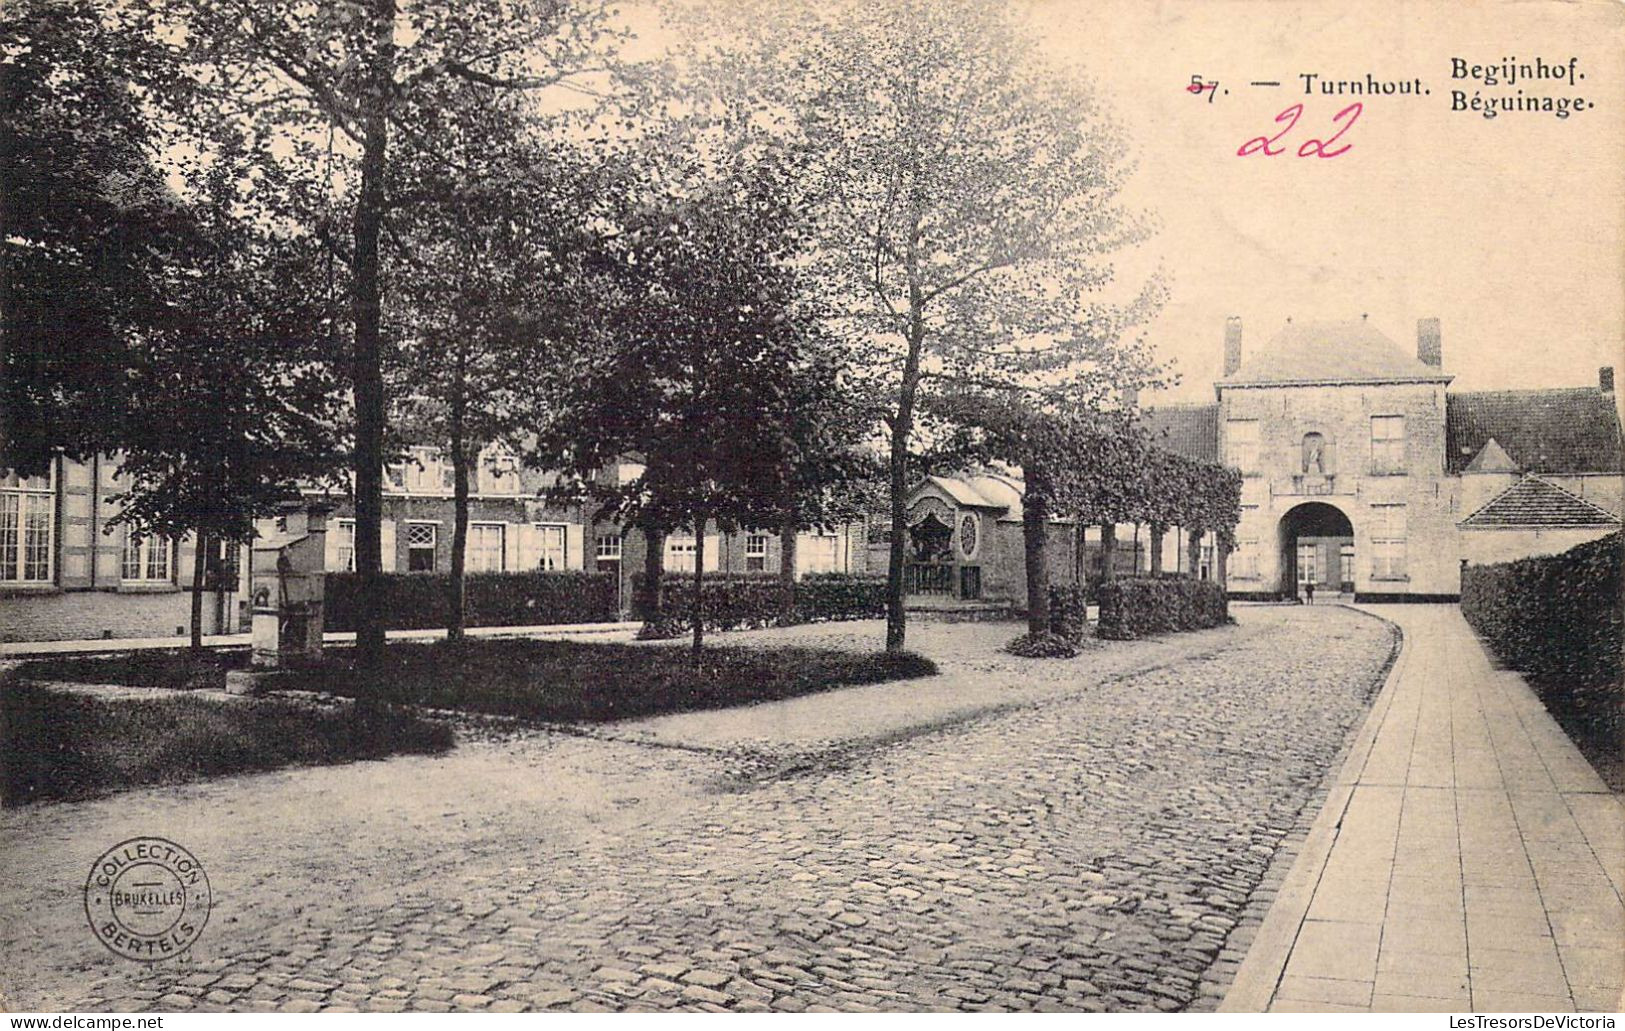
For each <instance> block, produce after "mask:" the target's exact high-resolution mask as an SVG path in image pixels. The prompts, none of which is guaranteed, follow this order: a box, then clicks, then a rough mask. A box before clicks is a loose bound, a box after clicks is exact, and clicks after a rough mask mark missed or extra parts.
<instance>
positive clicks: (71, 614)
mask: <svg viewBox="0 0 1625 1031" xmlns="http://www.w3.org/2000/svg"><path fill="white" fill-rule="evenodd" d="M215 610H216V606H215V594H214V593H213V592H205V593H204V595H203V632H204V633H205V634H218V633H232V632H234V631H235V627H234V626H233V624H234V622H235V621H236V613H237V596H236V595H235V594H228V595H226V609H225V612H226V618H225V623H226V627H225V629H223V630H222V629H220V628H218V627H216V625H215ZM191 622H192V594H191V592H190V591H182V590H174V591H162V592H157V593H151V594H147V593H126V592H119V591H60V592H42V593H39V594H13V595H8V596H4V597H0V643H7V644H13V643H17V642H22V641H80V640H98V639H103V638H120V637H182V636H185V635H186V634H187V632H188V629H189V628H190V626H191Z"/></svg>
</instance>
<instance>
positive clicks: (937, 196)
mask: <svg viewBox="0 0 1625 1031" xmlns="http://www.w3.org/2000/svg"><path fill="white" fill-rule="evenodd" d="M731 10H732V13H733V14H734V15H735V17H734V18H732V19H731V20H724V19H719V18H717V17H715V16H713V15H711V13H710V12H708V15H707V19H706V23H705V24H704V25H700V26H699V27H698V28H696V31H697V32H701V33H704V32H705V31H706V30H707V29H711V30H712V31H713V32H714V34H713V35H712V36H711V37H710V39H709V40H708V41H707V43H706V44H704V45H701V46H699V47H697V48H696V52H697V54H698V55H699V56H698V57H697V58H696V59H695V61H694V63H695V66H696V67H699V68H701V69H702V71H701V73H700V74H701V76H702V77H704V78H705V80H706V81H707V82H709V84H710V87H711V89H712V90H713V91H714V93H713V97H714V99H712V100H711V104H712V107H713V108H714V109H715V110H717V111H718V112H720V115H721V118H720V120H721V124H722V126H723V128H722V129H721V130H720V131H721V132H724V133H733V134H737V135H740V136H742V137H744V138H746V139H747V140H748V139H749V138H750V137H751V136H752V134H755V135H757V136H768V137H772V138H773V139H775V140H777V141H780V142H781V143H782V145H783V146H785V147H786V148H787V149H788V150H790V151H791V152H793V153H794V154H796V155H797V158H798V160H799V161H800V162H801V163H802V167H803V169H804V174H805V175H806V176H808V178H809V180H810V181H811V183H812V184H813V185H812V186H811V187H810V193H811V196H812V198H813V200H814V202H815V203H816V205H817V219H818V224H819V226H820V227H821V230H822V232H821V234H820V239H819V240H818V241H817V247H816V250H815V255H816V257H817V259H818V260H819V264H820V274H821V275H822V276H824V277H826V279H827V281H828V282H829V283H830V284H832V285H833V286H834V287H835V288H836V289H838V290H839V291H840V293H841V295H842V296H843V297H844V298H845V299H846V301H847V304H846V305H845V307H844V310H843V311H842V312H841V313H840V314H841V316H842V326H843V329H842V332H843V334H844V335H847V336H849V337H850V338H851V339H854V340H859V341H864V342H866V343H869V344H871V345H872V347H873V348H874V353H873V354H872V356H871V357H870V358H868V359H867V360H866V361H864V362H863V363H862V367H864V368H867V369H871V370H874V372H875V374H876V375H875V377H874V384H873V389H874V390H875V391H876V393H877V395H878V396H882V397H884V398H886V400H887V412H886V416H885V428H886V432H887V435H888V444H889V480H890V483H889V489H890V495H891V497H890V506H891V523H892V534H891V537H892V541H891V556H890V565H889V571H888V574H889V598H888V613H887V633H886V644H887V647H888V649H893V650H895V649H899V648H901V647H902V646H903V641H904V632H905V623H904V619H905V617H904V608H903V572H904V562H905V552H904V534H905V530H906V525H907V513H906V512H905V510H904V505H905V501H906V494H907V491H908V488H909V486H910V482H909V453H910V446H911V441H912V440H913V435H914V431H915V421H916V412H917V410H918V406H919V404H920V403H921V401H922V398H924V397H925V396H928V395H929V394H931V393H933V392H962V391H965V390H969V389H978V388H990V389H1004V388H1008V387H1012V386H1025V387H1040V386H1046V385H1049V386H1053V385H1054V384H1057V383H1062V382H1064V383H1067V384H1069V386H1070V387H1071V388H1072V389H1073V393H1074V400H1075V402H1076V403H1080V404H1083V405H1085V406H1086V407H1087V406H1088V405H1090V404H1091V403H1092V402H1094V401H1096V400H1098V399H1099V398H1101V397H1104V396H1105V395H1106V394H1107V393H1108V392H1110V391H1112V390H1115V389H1116V388H1117V387H1119V386H1121V385H1123V384H1124V383H1135V384H1138V383H1141V382H1147V381H1149V380H1150V379H1151V378H1153V374H1154V371H1155V370H1154V368H1153V365H1152V363H1151V361H1150V359H1149V357H1148V355H1147V354H1146V352H1145V351H1144V348H1143V346H1141V345H1140V344H1139V343H1138V342H1136V341H1133V340H1128V339H1126V338H1125V336H1126V332H1127V330H1128V329H1129V327H1131V326H1132V325H1133V324H1135V323H1136V322H1138V321H1140V320H1142V319H1144V318H1145V317H1146V316H1147V315H1148V314H1149V313H1150V312H1151V311H1152V310H1154V309H1155V308H1156V307H1157V305H1158V303H1159V302H1160V293H1161V289H1160V284H1158V283H1156V282H1152V283H1150V284H1148V285H1147V287H1146V288H1145V289H1144V290H1143V291H1141V292H1140V293H1139V295H1138V296H1137V297H1135V298H1134V299H1133V300H1131V301H1129V302H1128V303H1126V304H1111V303H1108V302H1107V301H1106V300H1104V299H1103V295H1102V294H1101V293H1100V291H1101V290H1102V289H1103V288H1104V287H1105V286H1106V285H1107V284H1108V282H1109V280H1110V278H1111V266H1110V265H1109V264H1108V262H1107V261H1106V257H1107V255H1109V254H1110V253H1111V252H1112V251H1114V250H1116V249H1118V248H1120V247H1123V246H1125V245H1128V244H1130V243H1133V242H1135V241H1137V240H1139V239H1141V238H1142V237H1143V236H1144V228H1143V225H1142V223H1141V221H1140V220H1139V219H1137V218H1136V217H1135V216H1133V215H1132V214H1130V213H1129V212H1127V211H1126V210H1125V209H1124V208H1123V207H1122V205H1121V204H1120V203H1119V201H1118V199H1117V194H1118V191H1119V188H1120V186H1121V184H1122V181H1123V178H1124V176H1125V174H1126V171H1127V168H1128V164H1127V161H1126V160H1125V158H1124V149H1123V141H1122V134H1121V133H1120V132H1119V131H1117V129H1116V128H1115V126H1113V125H1112V123H1111V122H1110V121H1109V119H1108V118H1107V117H1106V116H1105V115H1104V113H1103V112H1102V110H1101V108H1100V105H1099V103H1098V101H1097V100H1096V99H1095V97H1094V96H1093V94H1092V93H1091V92H1090V91H1089V90H1088V89H1086V88H1085V87H1084V86H1083V85H1082V84H1081V83H1079V82H1078V81H1075V80H1073V79H1069V78H1067V77H1065V76H1063V75H1061V74H1060V73H1058V72H1056V71H1055V70H1053V69H1051V68H1049V67H1047V66H1046V65H1045V64H1044V62H1043V61H1042V60H1041V59H1039V58H1038V57H1037V54H1038V50H1037V48H1036V47H1035V46H1034V44H1033V41H1032V40H1031V38H1030V37H1029V36H1028V35H1027V34H1026V33H1025V32H1024V31H1022V29H1021V28H1019V27H1018V26H1017V25H1016V23H1015V22H1014V20H1013V17H1012V13H1011V11H1010V10H1009V8H1008V6H1007V5H1006V4H1004V3H1002V2H999V0H949V2H941V0H883V2H879V3H873V4H861V5H841V6H839V7H836V8H833V9H822V8H819V7H815V6H814V5H812V4H810V3H800V4H791V5H780V4H771V5H770V4H766V3H754V4H753V3H745V4H739V5H735V6H734V7H733V8H732V9H731ZM695 24H696V23H695V22H691V23H690V26H691V28H693V27H695ZM718 25H720V29H717V28H715V26H718ZM740 40H743V42H740Z"/></svg>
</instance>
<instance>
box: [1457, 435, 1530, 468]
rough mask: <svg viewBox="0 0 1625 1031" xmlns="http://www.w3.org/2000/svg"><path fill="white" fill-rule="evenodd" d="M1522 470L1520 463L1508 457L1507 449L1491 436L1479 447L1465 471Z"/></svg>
mask: <svg viewBox="0 0 1625 1031" xmlns="http://www.w3.org/2000/svg"><path fill="white" fill-rule="evenodd" d="M1518 471H1520V470H1519V469H1518V463H1517V462H1514V461H1513V460H1512V459H1511V458H1510V457H1508V455H1507V453H1506V451H1505V450H1504V449H1503V448H1502V447H1501V445H1500V444H1498V443H1496V440H1495V438H1494V437H1491V438H1490V439H1489V441H1488V442H1486V443H1485V445H1484V446H1483V447H1481V448H1479V449H1478V454H1477V455H1476V456H1474V458H1473V460H1472V461H1471V462H1468V463H1467V468H1465V469H1463V470H1462V472H1464V473H1515V472H1518Z"/></svg>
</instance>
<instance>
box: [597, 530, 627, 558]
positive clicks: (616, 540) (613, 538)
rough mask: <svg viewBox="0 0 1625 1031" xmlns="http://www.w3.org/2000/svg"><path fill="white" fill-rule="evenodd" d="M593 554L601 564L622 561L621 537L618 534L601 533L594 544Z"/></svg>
mask: <svg viewBox="0 0 1625 1031" xmlns="http://www.w3.org/2000/svg"><path fill="white" fill-rule="evenodd" d="M593 554H594V555H595V556H596V557H597V559H598V561H600V562H619V561H620V560H621V535H620V534H618V533H601V534H599V535H598V538H597V540H595V541H594V542H593Z"/></svg>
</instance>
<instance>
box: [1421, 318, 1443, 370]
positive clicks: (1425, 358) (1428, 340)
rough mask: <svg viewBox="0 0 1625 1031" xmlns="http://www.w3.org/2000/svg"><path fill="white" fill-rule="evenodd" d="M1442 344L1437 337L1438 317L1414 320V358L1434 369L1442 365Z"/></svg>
mask: <svg viewBox="0 0 1625 1031" xmlns="http://www.w3.org/2000/svg"><path fill="white" fill-rule="evenodd" d="M1443 347H1444V344H1443V342H1442V341H1441V340H1440V339H1439V320H1438V319H1417V320H1416V360H1417V361H1419V362H1421V363H1422V364H1423V365H1431V366H1433V367H1434V368H1435V369H1437V368H1440V367H1442V366H1443V365H1444V350H1443Z"/></svg>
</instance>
